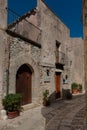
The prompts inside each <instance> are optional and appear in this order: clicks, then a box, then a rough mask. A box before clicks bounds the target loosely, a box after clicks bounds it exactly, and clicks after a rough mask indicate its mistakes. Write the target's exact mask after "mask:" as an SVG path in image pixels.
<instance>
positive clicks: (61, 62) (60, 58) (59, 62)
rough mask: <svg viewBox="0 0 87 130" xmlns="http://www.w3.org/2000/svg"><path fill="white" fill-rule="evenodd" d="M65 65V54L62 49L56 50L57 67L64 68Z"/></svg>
mask: <svg viewBox="0 0 87 130" xmlns="http://www.w3.org/2000/svg"><path fill="white" fill-rule="evenodd" d="M64 65H65V54H64V53H63V52H61V51H56V68H58V69H63V66H64Z"/></svg>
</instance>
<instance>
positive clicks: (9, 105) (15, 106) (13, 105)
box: [2, 93, 22, 112]
mask: <svg viewBox="0 0 87 130" xmlns="http://www.w3.org/2000/svg"><path fill="white" fill-rule="evenodd" d="M21 100H22V95H21V94H19V93H18V94H8V95H7V96H5V97H4V98H3V99H2V104H3V106H4V109H5V110H6V111H7V112H13V111H20V110H21Z"/></svg>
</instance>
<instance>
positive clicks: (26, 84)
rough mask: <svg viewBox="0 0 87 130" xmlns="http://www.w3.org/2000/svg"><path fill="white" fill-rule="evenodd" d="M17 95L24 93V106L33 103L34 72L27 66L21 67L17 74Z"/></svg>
mask: <svg viewBox="0 0 87 130" xmlns="http://www.w3.org/2000/svg"><path fill="white" fill-rule="evenodd" d="M16 93H22V95H23V98H22V105H26V104H29V103H31V102H32V70H31V69H30V67H29V66H28V65H27V64H23V65H21V66H20V67H19V69H18V71H17V73H16Z"/></svg>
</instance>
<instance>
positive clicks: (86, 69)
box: [83, 0, 87, 125]
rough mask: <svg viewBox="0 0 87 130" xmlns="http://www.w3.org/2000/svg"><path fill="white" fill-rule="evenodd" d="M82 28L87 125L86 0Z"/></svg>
mask: <svg viewBox="0 0 87 130" xmlns="http://www.w3.org/2000/svg"><path fill="white" fill-rule="evenodd" d="M83 30H84V64H85V67H84V70H85V91H86V125H87V0H83Z"/></svg>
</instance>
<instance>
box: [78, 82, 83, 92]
mask: <svg viewBox="0 0 87 130" xmlns="http://www.w3.org/2000/svg"><path fill="white" fill-rule="evenodd" d="M78 91H79V93H82V84H78Z"/></svg>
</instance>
